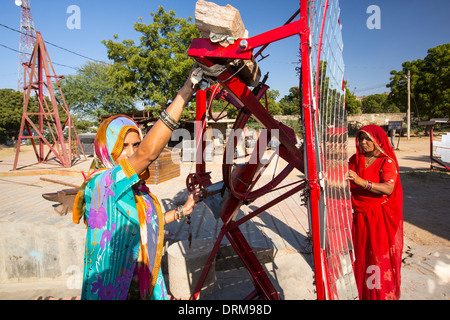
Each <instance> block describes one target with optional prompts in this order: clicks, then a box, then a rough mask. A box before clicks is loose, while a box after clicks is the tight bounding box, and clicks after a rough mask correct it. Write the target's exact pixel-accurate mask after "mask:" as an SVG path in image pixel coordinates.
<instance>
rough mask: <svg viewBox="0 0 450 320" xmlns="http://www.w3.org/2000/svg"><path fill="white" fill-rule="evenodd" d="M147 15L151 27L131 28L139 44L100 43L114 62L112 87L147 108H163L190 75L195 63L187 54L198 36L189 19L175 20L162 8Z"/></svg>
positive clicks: (148, 25)
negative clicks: (151, 19) (146, 105)
mask: <svg viewBox="0 0 450 320" xmlns="http://www.w3.org/2000/svg"><path fill="white" fill-rule="evenodd" d="M150 14H151V16H152V17H153V22H152V23H150V24H145V23H144V22H142V19H141V18H140V19H139V21H138V22H136V23H135V24H134V29H135V30H136V31H137V32H139V33H140V34H141V36H140V38H139V40H140V43H139V44H137V45H136V44H135V43H134V41H133V40H123V41H122V42H121V43H119V42H115V41H113V40H108V41H105V40H104V41H102V43H103V44H104V45H105V46H106V47H107V49H108V57H109V58H110V59H111V60H113V61H114V64H113V66H112V69H111V70H110V72H109V75H110V76H111V78H112V81H113V82H114V83H115V85H116V86H118V87H120V88H122V89H123V90H124V92H126V93H128V95H129V96H133V97H136V98H138V99H141V100H143V101H145V102H146V103H147V104H148V105H150V106H156V105H159V106H162V107H166V106H167V105H168V104H169V103H170V100H171V99H173V98H174V97H175V96H176V93H177V92H178V90H179V89H180V88H181V87H182V86H183V84H184V82H185V81H186V78H187V76H188V75H189V72H190V70H191V68H192V66H193V64H194V61H193V59H191V58H189V57H188V56H187V51H188V49H189V47H190V45H191V42H192V39H193V38H198V37H200V33H199V31H198V29H197V27H196V26H195V24H193V23H191V21H192V18H188V19H187V20H186V19H184V18H177V17H176V14H175V12H174V11H169V12H166V11H164V8H163V7H162V6H159V7H158V12H156V13H150ZM114 38H115V39H117V38H118V37H117V36H115V37H114Z"/></svg>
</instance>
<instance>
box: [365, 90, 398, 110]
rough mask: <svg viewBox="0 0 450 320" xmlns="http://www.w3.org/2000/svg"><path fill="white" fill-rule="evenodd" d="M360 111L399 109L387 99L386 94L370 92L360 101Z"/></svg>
mask: <svg viewBox="0 0 450 320" xmlns="http://www.w3.org/2000/svg"><path fill="white" fill-rule="evenodd" d="M361 112H362V113H394V112H400V110H399V109H398V108H397V107H396V106H395V104H393V103H392V102H391V101H389V99H388V95H386V94H381V93H379V94H372V95H370V96H367V97H364V98H363V99H362V101H361Z"/></svg>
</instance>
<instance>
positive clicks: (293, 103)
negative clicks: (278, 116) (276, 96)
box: [280, 87, 301, 115]
mask: <svg viewBox="0 0 450 320" xmlns="http://www.w3.org/2000/svg"><path fill="white" fill-rule="evenodd" d="M299 94H300V93H299V90H298V87H292V88H290V89H289V94H288V95H287V96H284V97H283V98H282V99H281V100H280V108H281V110H282V113H283V114H284V115H299V114H300V107H301V106H300V95H299Z"/></svg>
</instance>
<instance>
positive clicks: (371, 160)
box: [365, 155, 378, 168]
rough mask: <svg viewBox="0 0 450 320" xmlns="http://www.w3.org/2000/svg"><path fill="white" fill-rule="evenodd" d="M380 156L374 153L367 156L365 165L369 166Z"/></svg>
mask: <svg viewBox="0 0 450 320" xmlns="http://www.w3.org/2000/svg"><path fill="white" fill-rule="evenodd" d="M377 158H378V157H377V156H375V155H373V156H371V157H370V158H367V157H366V158H365V167H366V168H367V167H368V166H370V165H371V164H372V163H373V162H374V161H375V160H376V159H377Z"/></svg>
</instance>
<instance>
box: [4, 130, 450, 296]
mask: <svg viewBox="0 0 450 320" xmlns="http://www.w3.org/2000/svg"><path fill="white" fill-rule="evenodd" d="M397 139H398V138H397ZM397 139H396V140H395V144H396V146H397V143H398V149H397V150H396V155H397V158H398V160H399V164H400V177H401V182H402V186H403V194H404V197H403V203H404V206H403V218H404V243H405V245H404V250H403V251H404V252H403V258H404V259H403V266H402V299H404V300H417V299H420V300H422V299H426V300H428V299H429V300H436V299H447V300H448V299H450V289H449V286H448V284H449V283H450V228H449V226H450V209H449V207H450V203H449V199H450V173H449V172H442V171H438V170H435V169H434V170H430V140H429V137H424V136H421V137H411V139H410V140H407V139H406V137H402V138H401V139H400V141H398V140H397ZM436 139H437V140H440V138H439V137H436ZM22 152H23V153H27V154H28V155H27V156H29V155H30V154H31V155H32V154H33V151H32V147H31V146H22V147H21V153H22ZM348 153H349V155H352V154H354V153H355V140H354V137H350V138H349V150H348ZM14 155H15V150H14V148H6V147H4V146H0V171H1V172H9V170H10V169H11V163H12V159H13V157H14Z"/></svg>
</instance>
